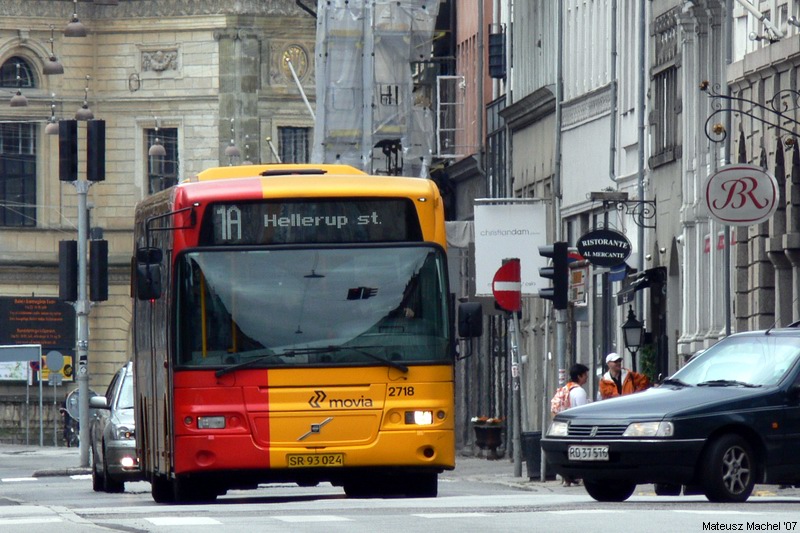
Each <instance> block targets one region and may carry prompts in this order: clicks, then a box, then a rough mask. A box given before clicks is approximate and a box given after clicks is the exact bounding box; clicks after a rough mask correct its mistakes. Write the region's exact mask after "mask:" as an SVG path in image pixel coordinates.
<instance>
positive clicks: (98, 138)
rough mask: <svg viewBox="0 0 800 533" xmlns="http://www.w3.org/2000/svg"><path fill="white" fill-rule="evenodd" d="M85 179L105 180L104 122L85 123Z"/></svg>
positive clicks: (91, 121)
mask: <svg viewBox="0 0 800 533" xmlns="http://www.w3.org/2000/svg"><path fill="white" fill-rule="evenodd" d="M86 179H87V180H89V181H103V180H104V179H106V121H105V120H90V121H88V122H87V123H86Z"/></svg>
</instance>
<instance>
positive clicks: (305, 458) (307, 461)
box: [286, 453, 344, 468]
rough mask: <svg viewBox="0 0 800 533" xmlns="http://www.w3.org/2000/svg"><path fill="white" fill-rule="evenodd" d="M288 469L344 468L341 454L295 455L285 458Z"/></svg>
mask: <svg viewBox="0 0 800 533" xmlns="http://www.w3.org/2000/svg"><path fill="white" fill-rule="evenodd" d="M286 464H287V465H288V466H289V468H315V467H328V466H344V454H343V453H297V454H289V455H287V456H286Z"/></svg>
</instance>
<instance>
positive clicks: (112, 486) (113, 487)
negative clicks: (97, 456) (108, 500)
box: [103, 453, 125, 492]
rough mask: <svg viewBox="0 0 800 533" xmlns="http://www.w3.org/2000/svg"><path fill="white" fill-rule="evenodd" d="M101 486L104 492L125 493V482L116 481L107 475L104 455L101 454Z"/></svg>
mask: <svg viewBox="0 0 800 533" xmlns="http://www.w3.org/2000/svg"><path fill="white" fill-rule="evenodd" d="M103 485H104V486H105V490H106V492H125V482H124V481H118V480H116V479H114V478H112V477H111V476H110V475H109V473H108V463H107V462H106V454H105V453H103Z"/></svg>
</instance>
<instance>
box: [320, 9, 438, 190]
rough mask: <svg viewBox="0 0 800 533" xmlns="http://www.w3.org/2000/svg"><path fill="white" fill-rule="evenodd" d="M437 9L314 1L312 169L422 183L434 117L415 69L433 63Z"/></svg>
mask: <svg viewBox="0 0 800 533" xmlns="http://www.w3.org/2000/svg"><path fill="white" fill-rule="evenodd" d="M438 9H439V6H438V2H430V0H427V1H425V0H400V1H398V0H391V1H390V0H331V1H328V0H320V1H319V2H318V6H317V42H316V72H317V107H316V109H317V112H316V119H315V131H314V147H313V150H312V155H311V157H312V160H313V161H314V162H318V163H342V164H348V165H352V166H354V167H356V168H360V169H362V170H364V171H366V172H368V173H370V174H377V175H405V176H420V177H427V175H428V170H429V168H430V163H431V158H432V156H433V152H434V146H433V144H434V138H435V135H434V116H433V115H434V112H433V110H432V109H431V100H432V96H431V94H430V90H426V89H425V88H423V87H421V86H420V85H419V83H418V81H419V76H418V74H419V72H418V69H415V67H414V65H419V64H424V63H425V62H427V61H430V59H431V55H432V41H433V34H434V27H435V24H436V17H437V15H438ZM422 77H423V78H424V76H422Z"/></svg>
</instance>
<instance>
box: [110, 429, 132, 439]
mask: <svg viewBox="0 0 800 533" xmlns="http://www.w3.org/2000/svg"><path fill="white" fill-rule="evenodd" d="M114 434H115V436H116V438H117V440H133V439H134V433H133V428H132V427H128V426H117V427H116V429H115V430H114Z"/></svg>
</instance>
